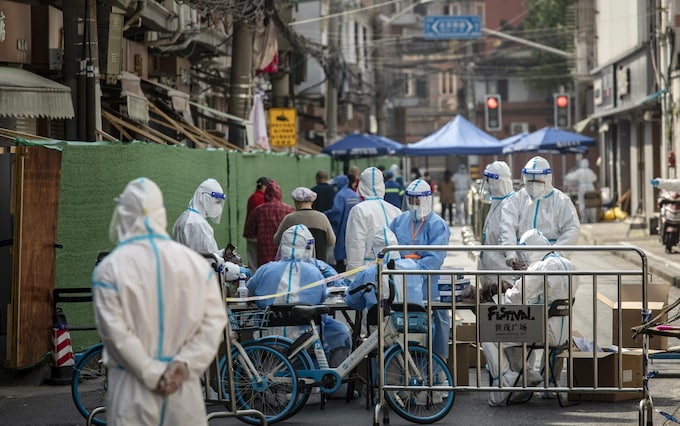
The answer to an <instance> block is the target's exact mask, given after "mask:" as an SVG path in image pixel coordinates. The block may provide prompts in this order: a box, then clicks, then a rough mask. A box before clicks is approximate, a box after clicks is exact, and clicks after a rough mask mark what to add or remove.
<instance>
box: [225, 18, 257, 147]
mask: <svg viewBox="0 0 680 426" xmlns="http://www.w3.org/2000/svg"><path fill="white" fill-rule="evenodd" d="M252 63H253V30H252V28H251V23H249V22H245V21H240V22H235V23H234V36H233V40H232V48H231V71H230V74H229V108H228V110H227V112H228V113H229V114H231V115H234V116H236V117H240V118H242V119H245V120H247V119H248V114H249V110H248V104H249V102H248V100H249V99H250V97H251V93H250V91H251V87H252V70H251V68H252ZM229 142H231V143H233V144H234V145H236V146H238V147H240V148H245V146H246V129H245V127H244V126H243V125H242V124H240V123H239V122H237V121H235V120H231V119H230V120H229Z"/></svg>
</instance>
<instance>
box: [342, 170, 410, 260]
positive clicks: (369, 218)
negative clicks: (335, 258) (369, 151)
mask: <svg viewBox="0 0 680 426" xmlns="http://www.w3.org/2000/svg"><path fill="white" fill-rule="evenodd" d="M357 191H358V192H359V195H360V196H361V197H362V198H363V201H361V202H360V203H359V204H357V205H355V206H354V207H353V208H352V210H350V212H349V217H348V218H347V228H346V230H345V251H346V253H347V271H350V270H352V269H355V268H358V267H360V266H362V265H365V264H367V263H369V262H371V261H373V260H375V257H372V256H371V244H372V241H373V236H374V235H375V233H376V232H378V230H379V229H380V228H382V227H383V226H389V224H390V223H391V222H392V219H394V218H395V217H397V216H399V214H400V213H401V210H399V209H398V208H397V207H395V206H393V205H392V204H390V203H388V202H387V201H385V200H384V199H383V197H384V196H385V182H384V180H383V174H382V172H381V171H380V169H378V168H376V167H369V168H367V169H366V170H364V171H363V172H362V173H361V176H360V178H359V186H358V188H357Z"/></svg>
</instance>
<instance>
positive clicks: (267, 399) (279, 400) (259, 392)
mask: <svg viewBox="0 0 680 426" xmlns="http://www.w3.org/2000/svg"><path fill="white" fill-rule="evenodd" d="M243 350H244V351H245V353H246V356H247V357H248V359H250V362H251V363H252V364H253V366H254V367H255V371H257V373H258V374H259V376H260V378H261V379H262V381H261V382H260V383H258V381H257V379H256V377H255V376H254V371H252V370H250V368H249V367H248V364H247V363H246V362H245V360H244V359H243V357H242V355H241V354H240V353H239V352H235V353H234V356H233V358H232V361H233V366H234V392H235V393H236V397H235V399H236V403H237V406H238V407H239V409H241V410H258V411H260V412H261V413H262V414H264V415H265V417H266V418H267V423H269V424H272V423H276V422H278V421H281V420H283V419H286V418H287V417H288V416H289V413H290V410H291V408H292V407H293V405H294V404H295V401H297V389H298V387H297V376H296V375H295V370H294V369H293V366H292V365H291V363H290V361H288V359H286V357H285V356H284V355H283V354H281V353H280V352H279V351H277V350H276V349H274V348H271V347H269V346H260V345H248V346H246V347H244V348H243ZM222 381H223V383H228V377H227V369H226V368H224V369H223V370H222ZM238 418H239V420H242V421H244V422H246V423H249V424H260V419H259V418H256V417H252V416H239V417H238Z"/></svg>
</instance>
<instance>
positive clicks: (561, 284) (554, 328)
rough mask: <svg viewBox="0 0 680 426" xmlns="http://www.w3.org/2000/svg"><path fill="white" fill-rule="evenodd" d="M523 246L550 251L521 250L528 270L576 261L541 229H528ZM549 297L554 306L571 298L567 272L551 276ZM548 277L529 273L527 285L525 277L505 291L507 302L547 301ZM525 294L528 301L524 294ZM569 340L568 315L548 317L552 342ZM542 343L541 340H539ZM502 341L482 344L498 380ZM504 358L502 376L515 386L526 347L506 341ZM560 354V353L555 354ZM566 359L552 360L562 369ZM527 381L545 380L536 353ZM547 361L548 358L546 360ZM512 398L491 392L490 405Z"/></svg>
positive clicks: (563, 266)
mask: <svg viewBox="0 0 680 426" xmlns="http://www.w3.org/2000/svg"><path fill="white" fill-rule="evenodd" d="M519 245H522V246H544V247H546V250H532V251H522V252H520V257H524V258H525V259H524V261H525V262H527V263H528V264H529V267H528V268H527V271H535V272H547V271H572V270H574V266H573V264H572V263H571V262H570V261H569V260H568V259H566V258H564V257H561V256H560V255H558V254H557V253H556V252H553V251H550V248H548V247H549V246H550V245H551V244H550V242H549V241H548V239H547V238H545V236H543V234H542V233H541V232H540V231H538V230H537V229H530V230H529V231H527V232H525V233H524V234H523V235H522V237H521V238H520V242H519ZM546 277H547V283H548V296H547V303H548V306H550V304H551V303H553V302H554V301H555V300H557V299H568V300H569V299H570V298H571V296H570V294H569V277H568V276H567V275H564V276H560V275H547V276H546ZM544 279H545V277H544V276H541V275H526V276H525V277H524V281H525V284H524V285H525V286H524V287H523V284H522V280H521V279H519V280H517V281H516V282H515V284H514V286H513V287H512V288H510V289H508V290H507V291H506V292H505V295H504V298H505V301H504V303H510V304H541V305H542V304H544V303H546V297H545V295H544V294H543V284H544ZM572 285H573V288H572V294H574V293H575V292H576V286H575V284H574V282H573V281H572ZM523 293H524V295H525V297H526V303H525V300H524V299H523V297H522V294H523ZM568 339H569V318H568V317H565V316H558V317H553V318H549V319H548V343H549V345H558V344H561V343H564V342H565V341H567V340H568ZM536 343H540V342H536ZM497 345H498V344H497V343H493V342H484V343H482V347H483V348H484V353H485V354H487V363H488V364H489V370H490V371H492V376H494V384H495V381H497V380H498V376H497V375H498V373H497V372H498V355H497V354H498V346H497ZM503 349H504V359H503V367H502V376H503V384H504V386H513V384H514V383H515V380H516V379H517V376H518V371H520V370H521V368H522V365H523V360H522V348H521V346H518V345H517V344H512V343H508V344H503ZM554 355H557V354H554ZM562 360H563V358H559V357H556V356H555V357H553V359H551V360H550V362H551V363H552V365H553V368H554V370H555V371H561V370H562ZM526 362H527V366H526V368H527V370H526V372H527V380H528V383H529V384H530V385H536V384H538V383H541V382H542V381H543V378H542V376H541V375H540V374H539V373H538V371H535V369H534V360H533V354H532V358H531V359H529V360H527V361H526ZM543 363H545V361H543ZM507 397H508V393H504V392H491V394H490V395H489V404H490V405H502V404H504V403H505V400H506V399H507Z"/></svg>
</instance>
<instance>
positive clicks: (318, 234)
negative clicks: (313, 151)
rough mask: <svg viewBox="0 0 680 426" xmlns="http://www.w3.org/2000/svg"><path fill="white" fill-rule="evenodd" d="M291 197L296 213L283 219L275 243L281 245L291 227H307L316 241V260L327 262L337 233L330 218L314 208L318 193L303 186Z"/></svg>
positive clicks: (275, 236)
mask: <svg viewBox="0 0 680 426" xmlns="http://www.w3.org/2000/svg"><path fill="white" fill-rule="evenodd" d="M290 195H291V196H292V197H293V201H294V202H295V211H294V212H293V213H290V214H288V215H287V216H286V217H284V218H283V221H282V222H281V224H280V225H279V229H278V230H277V231H276V234H274V242H275V243H276V244H279V243H280V242H281V236H282V235H283V233H284V232H285V231H286V229H288V228H290V227H291V226H293V225H300V224H302V225H305V226H306V227H307V228H308V229H309V231H310V232H311V233H312V235H313V236H314V239H315V240H316V246H315V251H316V258H317V259H319V260H323V261H324V262H325V261H326V259H327V258H328V256H327V253H328V250H329V249H332V248H333V247H334V246H335V232H333V227H332V226H331V223H330V222H329V221H328V217H326V215H325V214H323V213H321V212H320V211H318V210H314V209H313V208H312V203H314V200H316V193H315V192H314V191H312V190H311V189H309V188H305V187H304V186H301V187H298V188H295V189H294V190H293V192H292V193H291V194H290Z"/></svg>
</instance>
